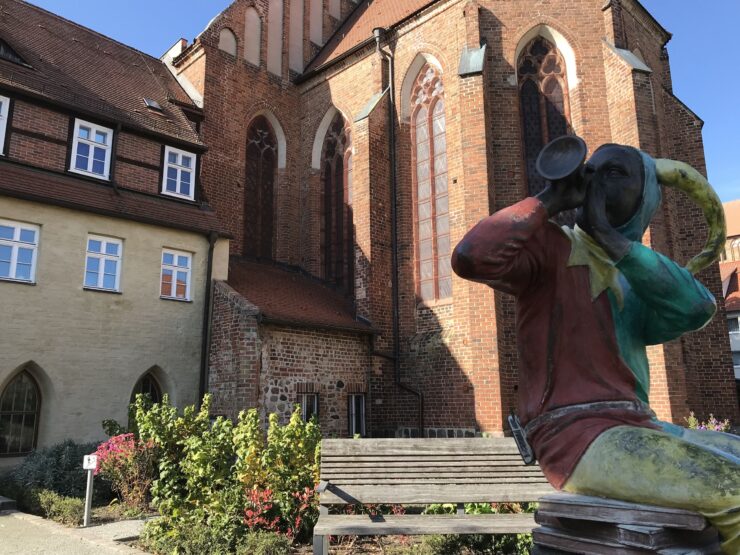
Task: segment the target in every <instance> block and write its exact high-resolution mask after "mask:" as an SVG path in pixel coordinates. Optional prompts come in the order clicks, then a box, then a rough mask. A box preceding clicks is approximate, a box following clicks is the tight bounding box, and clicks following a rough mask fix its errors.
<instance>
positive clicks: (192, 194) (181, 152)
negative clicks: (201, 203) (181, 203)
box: [162, 146, 198, 200]
mask: <svg viewBox="0 0 740 555" xmlns="http://www.w3.org/2000/svg"><path fill="white" fill-rule="evenodd" d="M170 154H176V155H177V160H178V162H177V163H172V162H170ZM183 156H190V157H191V158H192V159H193V164H192V166H190V167H189V168H186V167H185V166H183V165H181V164H180V160H181V159H182V157H183ZM162 164H163V168H164V169H163V171H162V194H163V195H168V196H171V197H177V198H182V199H187V200H195V170H196V168H197V167H198V156H197V155H196V154H195V153H193V152H188V151H187V150H180V149H179V148H175V147H171V146H165V148H164V160H162ZM170 168H172V169H174V170H175V171H176V172H177V178H176V182H177V183H176V185H177V191H176V192H173V191H168V190H167V179H168V172H169V170H170ZM183 171H189V172H190V174H191V177H190V194H188V195H185V194H182V193H181V192H180V180H181V176H182V173H183Z"/></svg>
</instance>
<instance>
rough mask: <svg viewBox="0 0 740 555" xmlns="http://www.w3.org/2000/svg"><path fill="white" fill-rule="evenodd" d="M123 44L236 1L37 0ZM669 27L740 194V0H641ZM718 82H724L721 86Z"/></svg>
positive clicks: (681, 89) (151, 42)
mask: <svg viewBox="0 0 740 555" xmlns="http://www.w3.org/2000/svg"><path fill="white" fill-rule="evenodd" d="M32 3H34V4H36V5H38V6H41V7H43V8H45V9H47V10H50V11H52V12H54V13H57V14H59V15H61V16H63V17H66V18H68V19H71V20H73V21H76V22H78V23H80V24H82V25H85V26H87V27H90V28H92V29H95V30H96V31H98V32H100V33H103V34H105V35H108V36H110V37H112V38H114V39H116V40H119V41H121V42H123V43H125V44H128V45H131V46H133V47H135V48H138V49H140V50H143V51H144V52H147V53H149V54H152V55H153V56H160V55H161V54H162V53H163V52H165V51H166V50H167V49H168V48H169V47H170V46H171V45H172V44H174V42H175V41H176V40H177V39H179V38H180V37H185V38H187V39H189V40H192V39H193V38H194V37H195V36H196V35H197V34H198V33H200V32H201V31H202V30H203V28H204V27H205V26H206V25H207V24H208V22H209V21H210V20H211V19H212V18H213V17H214V16H215V15H216V14H218V13H219V12H220V11H221V10H223V9H224V8H225V7H226V6H228V5H229V4H230V3H231V0H148V1H144V0H114V1H110V0H108V1H101V0H32ZM642 3H643V5H644V6H645V7H646V8H647V9H648V10H650V11H651V13H652V14H653V15H654V16H655V17H656V19H657V20H658V21H660V23H661V24H662V25H663V26H664V27H665V28H666V29H668V31H670V32H671V33H673V35H674V36H673V40H671V42H670V43H668V51H669V53H670V56H671V69H672V73H673V89H674V93H675V94H676V95H677V96H678V97H679V98H680V99H681V100H683V102H685V103H686V104H687V105H688V106H689V107H690V108H691V109H692V110H694V111H695V112H696V113H697V114H698V115H699V116H700V117H701V118H702V119H703V120H704V121H705V126H704V148H705V151H706V156H707V168H708V173H709V180H710V181H711V183H712V185H714V187H715V188H716V189H717V192H718V193H719V195H720V197H721V198H722V200H723V201H728V200H733V199H740V174H739V173H738V171H739V170H740V164H738V163H737V162H736V160H740V152H739V151H738V149H739V148H740V140H738V133H740V101H738V92H737V91H738V90H740V72H738V71H737V70H735V69H734V66H735V62H734V53H735V45H736V43H737V40H736V38H735V37H736V25H737V21H740V1H738V0H709V1H704V2H697V1H696V0H642ZM720 84H721V86H719V85H720Z"/></svg>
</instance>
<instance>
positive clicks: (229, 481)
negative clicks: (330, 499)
mask: <svg viewBox="0 0 740 555" xmlns="http://www.w3.org/2000/svg"><path fill="white" fill-rule="evenodd" d="M209 406H210V397H209V396H206V397H205V398H204V399H203V403H202V405H201V408H200V409H199V410H196V409H195V407H193V406H190V407H187V408H185V410H184V411H183V412H182V414H180V413H178V411H177V409H176V408H175V407H173V406H171V405H170V404H169V400H168V399H167V397H166V396H165V397H164V398H163V400H162V402H161V403H156V404H153V405H147V403H146V402H145V399H144V398H142V397H140V396H139V397H137V399H136V402H135V415H136V428H137V429H138V432H139V436H140V437H139V439H140V440H141V441H143V442H146V443H147V445H151V446H152V448H153V450H154V458H155V460H156V466H157V477H156V479H155V480H154V482H153V483H152V488H151V492H152V502H153V503H154V505H155V506H156V507H157V510H158V511H159V512H160V514H161V515H162V516H163V518H162V519H161V520H160V521H158V524H157V525H156V527H155V526H151V527H150V528H151V530H150V532H148V538H149V544H150V545H151V546H154V547H150V549H152V550H154V549H158V550H160V551H162V552H167V551H168V548H167V547H166V546H167V545H169V543H168V542H170V543H171V542H178V541H179V540H177V539H173V535H176V534H175V531H177V530H183V531H184V532H183V533H184V534H185V535H186V536H187V538H188V539H187V540H186V543H187V545H195V544H199V542H200V540H201V539H202V538H203V537H205V536H206V535H207V533H211V532H213V534H215V536H217V537H218V538H219V542H220V543H219V544H218V545H222V546H226V547H225V549H226V550H227V551H229V550H230V552H233V551H234V549H236V546H237V542H238V541H239V540H240V539H241V538H242V537H244V536H245V534H246V533H247V532H248V531H249V530H266V531H270V532H277V533H281V534H284V535H286V536H287V537H288V540H289V541H290V540H293V539H296V538H307V537H309V536H310V533H311V530H312V528H313V524H314V523H315V521H316V518H317V517H318V500H317V495H316V493H315V490H314V486H315V484H316V482H317V481H318V458H317V453H318V447H319V445H320V439H321V432H320V430H319V428H318V426H317V425H316V423H315V422H309V423H305V422H303V421H302V420H301V417H300V411H299V410H296V412H295V413H294V414H293V415H292V417H291V419H290V422H289V423H288V424H286V425H284V426H282V425H280V424H279V422H278V419H277V416H275V415H272V416H271V417H270V422H269V428H268V431H267V434H266V436H265V433H264V429H263V427H262V423H261V421H260V418H259V416H258V414H257V411H256V410H250V411H248V412H242V413H241V414H240V415H239V419H238V421H237V422H236V423H233V422H231V421H230V420H228V419H225V418H222V417H219V418H216V419H215V420H214V421H213V422H211V419H210V416H209ZM204 526H206V527H207V529H208V530H207V531H203V532H202V533H200V532H198V534H197V537H195V536H193V534H195V531H199V530H203V527H204ZM162 546H165V547H162ZM178 549H179V548H178ZM183 549H184V548H183ZM188 549H189V548H188ZM214 549H215V548H214ZM219 549H221V548H220V547H219ZM169 551H170V552H171V551H172V550H169ZM175 551H177V549H175Z"/></svg>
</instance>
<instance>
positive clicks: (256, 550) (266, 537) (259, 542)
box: [236, 530, 290, 555]
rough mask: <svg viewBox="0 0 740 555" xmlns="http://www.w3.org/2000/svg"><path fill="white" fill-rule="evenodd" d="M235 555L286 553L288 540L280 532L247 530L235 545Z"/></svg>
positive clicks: (280, 554)
mask: <svg viewBox="0 0 740 555" xmlns="http://www.w3.org/2000/svg"><path fill="white" fill-rule="evenodd" d="M236 553H237V555H287V554H289V553H290V540H288V538H286V537H285V536H281V535H280V534H275V533H273V532H265V531H263V530H258V531H256V532H248V533H247V534H246V535H245V536H244V537H243V538H242V539H240V540H239V543H238V544H237V546H236Z"/></svg>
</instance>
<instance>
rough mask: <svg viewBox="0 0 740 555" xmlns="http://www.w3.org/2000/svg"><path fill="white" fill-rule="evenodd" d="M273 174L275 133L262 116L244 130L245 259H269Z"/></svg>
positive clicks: (274, 166)
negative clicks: (245, 166) (246, 257)
mask: <svg viewBox="0 0 740 555" xmlns="http://www.w3.org/2000/svg"><path fill="white" fill-rule="evenodd" d="M276 174H277V139H276V138H275V131H274V130H273V128H272V126H271V125H270V122H269V121H267V118H266V117H265V116H258V117H256V118H255V119H254V121H252V124H251V125H250V126H249V130H248V131H247V173H246V179H245V187H244V254H245V255H247V256H253V257H257V258H264V259H268V260H269V259H272V251H273V236H274V212H275V209H274V186H275V177H276Z"/></svg>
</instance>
